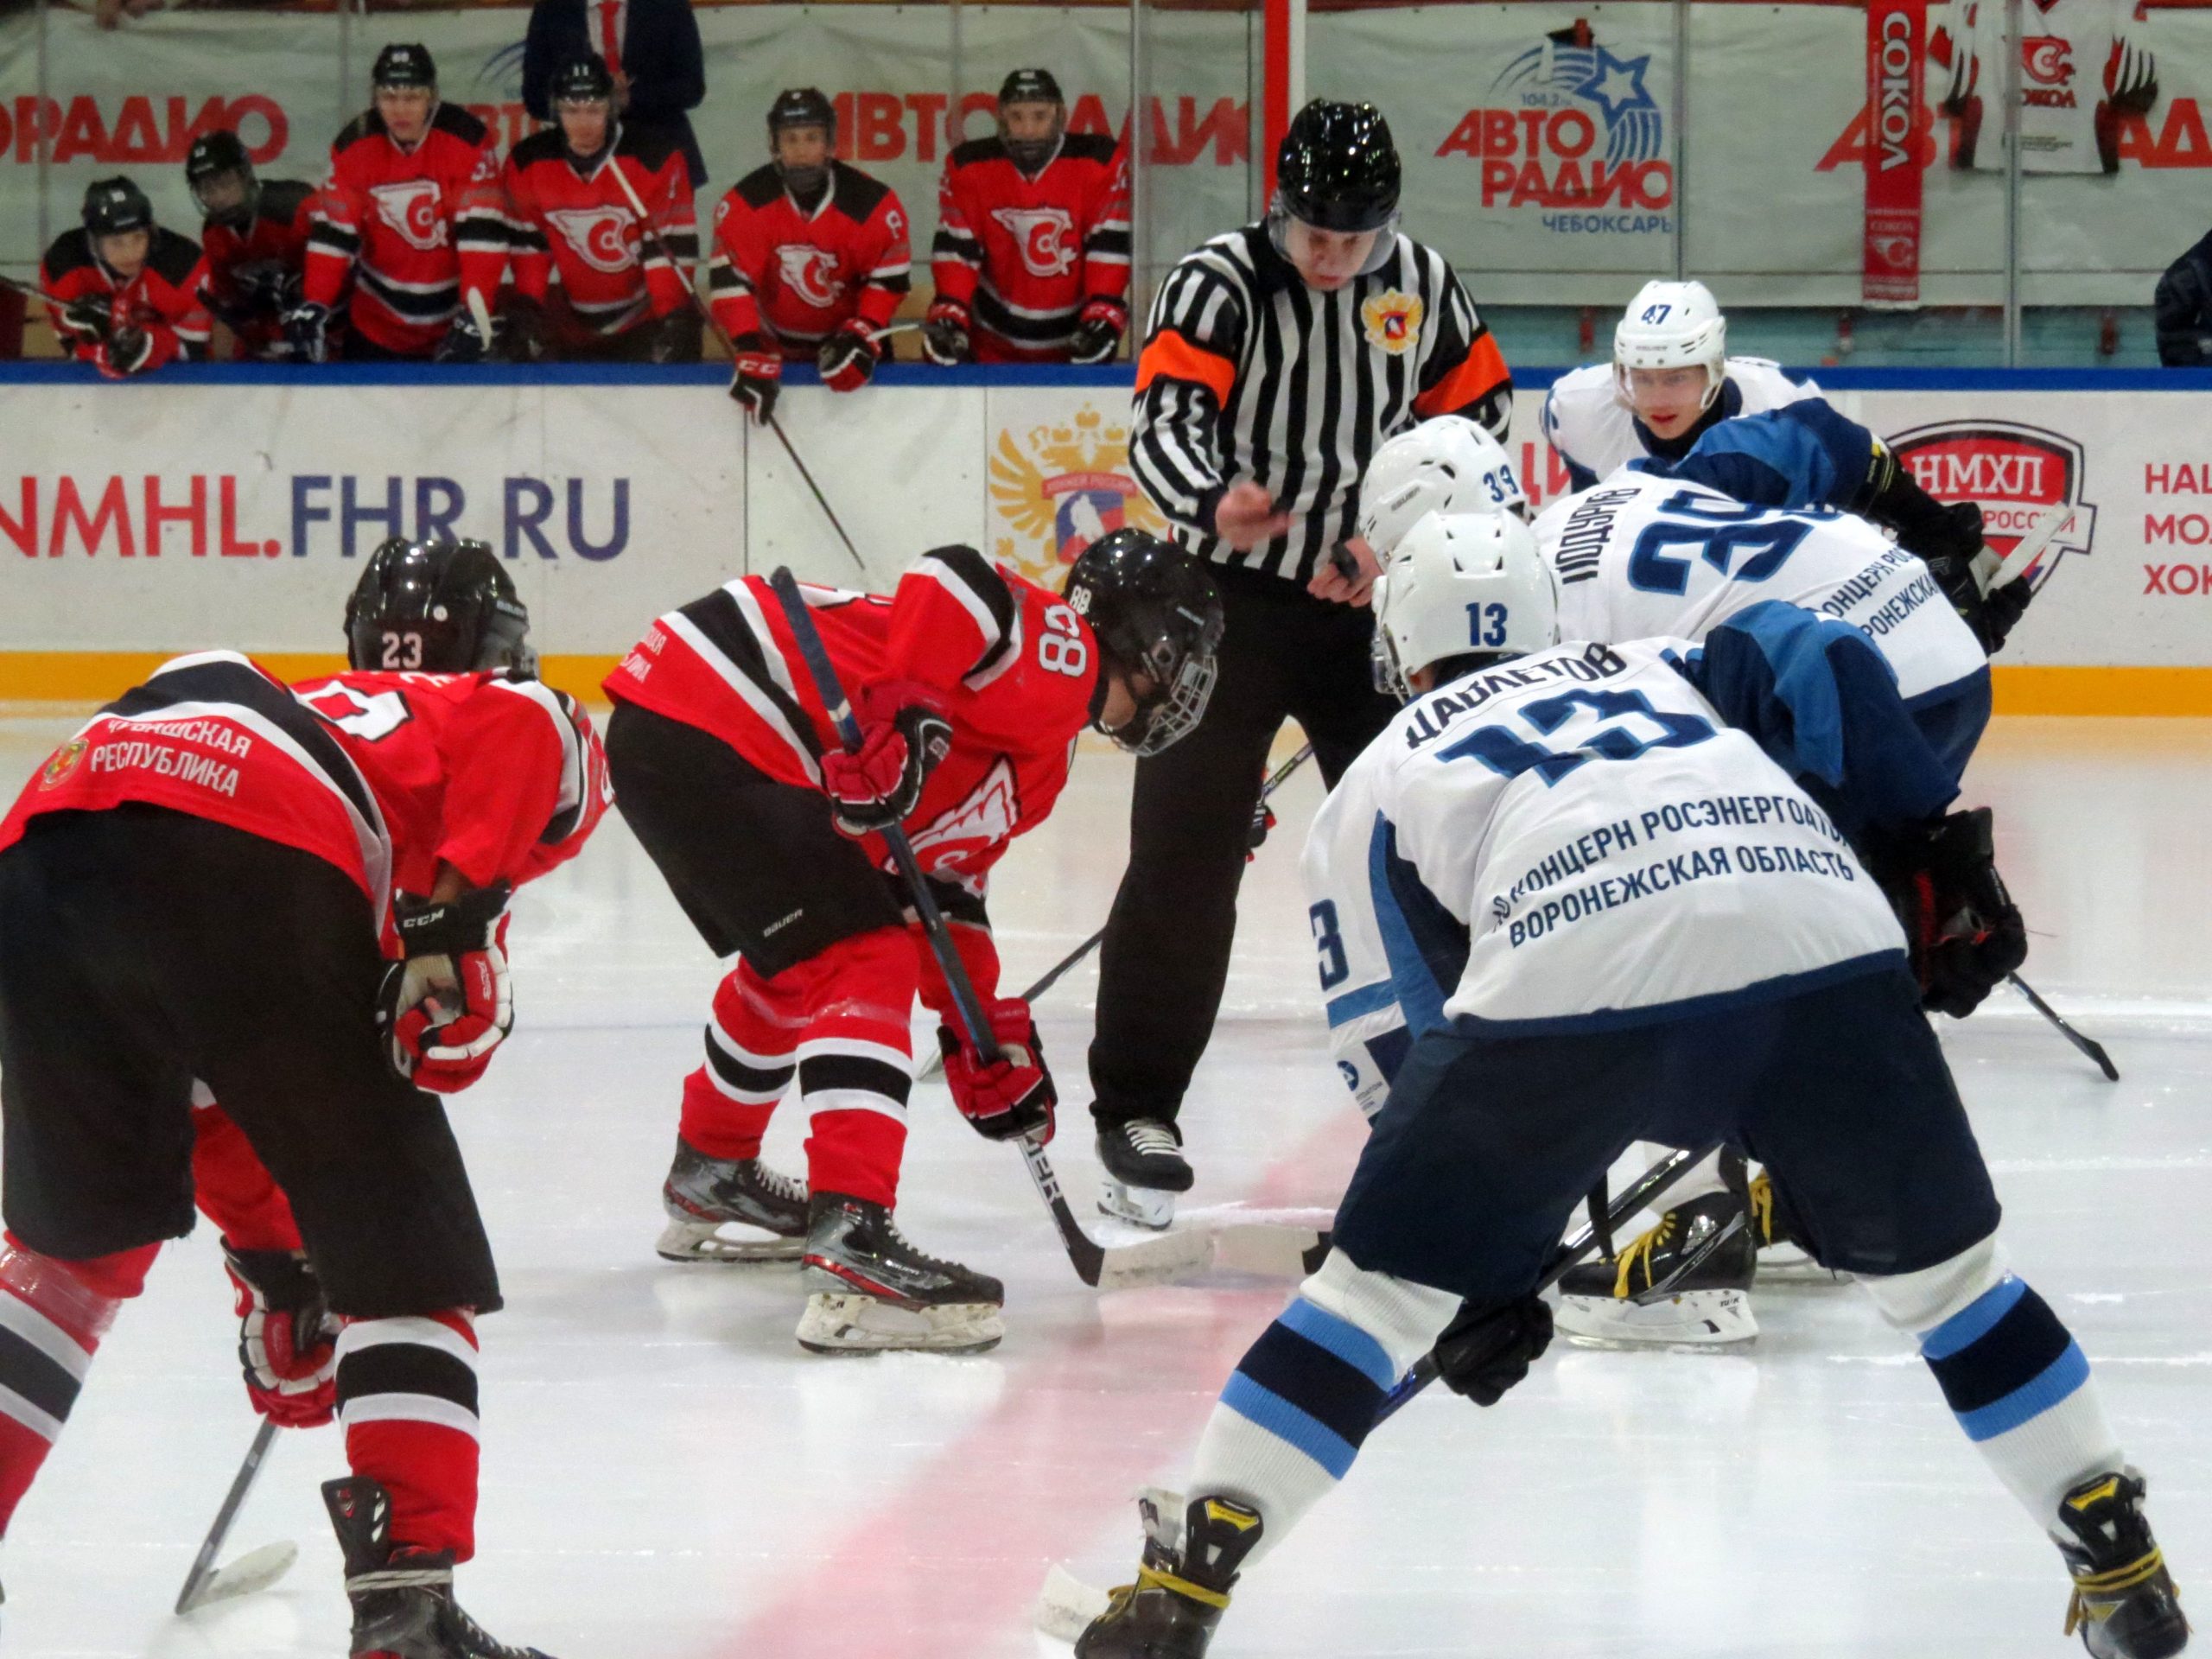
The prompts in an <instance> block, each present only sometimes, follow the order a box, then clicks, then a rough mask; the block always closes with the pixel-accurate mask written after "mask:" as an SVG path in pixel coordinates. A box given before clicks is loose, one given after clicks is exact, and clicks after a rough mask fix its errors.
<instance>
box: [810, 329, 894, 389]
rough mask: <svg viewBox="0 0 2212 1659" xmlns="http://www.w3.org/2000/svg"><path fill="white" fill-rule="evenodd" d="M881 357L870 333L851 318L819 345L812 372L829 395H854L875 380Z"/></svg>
mask: <svg viewBox="0 0 2212 1659" xmlns="http://www.w3.org/2000/svg"><path fill="white" fill-rule="evenodd" d="M882 355H883V348H882V347H881V346H878V345H877V344H876V343H875V334H874V330H873V329H871V328H870V327H868V324H867V323H866V322H865V321H862V320H861V318H859V317H855V318H853V319H852V320H851V321H849V322H847V323H846V324H845V325H844V326H843V327H841V328H840V329H838V330H837V332H836V334H832V335H830V336H829V339H827V340H823V342H822V349H821V350H820V351H818V352H817V353H815V354H814V368H815V372H816V373H817V374H819V375H820V376H821V377H822V384H823V385H825V386H827V387H829V390H830V391H859V390H860V389H861V387H862V386H864V385H868V382H869V381H870V380H872V379H874V378H875V365H876V362H877V360H878V359H880V358H881V357H882Z"/></svg>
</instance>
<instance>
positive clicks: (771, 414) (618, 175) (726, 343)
mask: <svg viewBox="0 0 2212 1659" xmlns="http://www.w3.org/2000/svg"><path fill="white" fill-rule="evenodd" d="M607 170H608V171H609V172H611V173H613V175H614V181H615V182H616V183H617V184H619V185H620V186H621V187H622V194H624V195H626V196H627V197H629V199H630V211H631V212H632V213H635V214H637V216H638V234H639V237H640V238H652V244H653V245H654V246H655V247H657V248H658V249H659V250H660V257H662V258H663V259H665V260H666V261H667V262H668V268H669V269H670V270H672V271H674V272H676V274H677V280H678V281H679V282H682V283H683V294H684V297H685V298H686V299H688V300H690V302H691V306H692V308H693V309H694V310H696V311H697V312H698V314H699V315H700V317H701V319H702V320H703V321H705V323H706V325H707V327H709V329H711V330H713V331H714V336H715V339H716V340H720V341H721V343H722V349H723V350H724V351H726V352H728V353H729V354H730V356H731V357H732V358H733V359H734V358H735V357H736V356H737V342H736V341H735V340H732V339H731V338H730V337H729V330H728V329H727V328H725V327H722V325H721V319H720V318H718V317H716V316H715V308H714V307H712V306H711V305H709V304H708V303H707V302H706V301H705V300H703V299H702V298H701V297H700V295H699V290H698V289H697V287H696V285H694V284H693V283H690V281H688V280H686V279H685V278H684V277H683V266H681V265H679V264H677V263H676V256H675V255H673V254H671V252H670V251H668V244H667V243H666V242H665V241H664V240H662V238H661V233H660V232H658V231H657V230H655V229H654V228H653V221H652V214H650V213H647V212H646V211H645V202H644V200H642V199H641V198H640V197H639V194H638V187H637V186H636V185H634V184H632V183H631V182H630V177H629V175H627V174H626V173H625V172H623V170H622V168H621V165H620V162H617V163H616V164H615V165H614V166H613V167H612V168H608V169H607ZM910 326H912V325H910ZM892 332H893V330H889V329H887V330H885V333H887V334H888V333H892ZM873 338H877V339H880V338H881V336H880V335H877V336H873ZM766 426H767V428H768V429H769V430H770V431H771V432H773V433H774V434H775V435H776V442H779V443H780V444H782V445H783V446H784V453H785V454H787V455H789V456H790V457H791V465H792V466H794V467H798V475H799V476H800V477H801V478H803V479H804V480H806V487H807V488H808V490H810V492H812V493H813V496H814V500H815V505H817V506H819V507H820V508H821V509H822V516H823V518H827V519H828V520H829V528H830V529H832V530H834V531H836V532H837V539H838V540H839V541H841V542H842V543H844V544H845V551H846V552H848V553H849V554H851V555H852V556H853V563H855V564H856V565H858V566H859V567H860V572H861V575H868V561H867V560H866V559H864V558H862V557H861V550H860V549H858V548H857V547H855V546H854V545H853V538H852V537H849V536H848V535H847V534H845V526H844V525H843V524H842V523H841V522H840V521H839V520H838V518H837V515H836V512H835V511H833V510H832V509H831V507H830V505H829V497H828V496H826V495H824V494H823V493H822V486H820V485H819V484H817V483H816V482H815V481H814V474H812V473H810V472H809V471H807V470H806V463H805V462H804V461H801V460H800V459H799V458H798V450H796V449H794V448H792V447H791V439H790V438H788V437H787V436H785V434H784V429H783V423H781V422H779V421H778V420H777V419H776V415H775V411H774V410H769V411H768V414H767V416H766Z"/></svg>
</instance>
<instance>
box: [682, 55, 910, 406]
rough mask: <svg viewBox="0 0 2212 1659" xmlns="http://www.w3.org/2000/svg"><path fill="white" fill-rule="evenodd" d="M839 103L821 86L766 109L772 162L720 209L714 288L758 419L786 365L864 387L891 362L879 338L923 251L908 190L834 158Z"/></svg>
mask: <svg viewBox="0 0 2212 1659" xmlns="http://www.w3.org/2000/svg"><path fill="white" fill-rule="evenodd" d="M836 146H837V111H836V108H835V107H834V106H833V105H831V104H830V102H829V99H826V98H824V97H823V95H822V94H821V93H820V92H817V91H815V90H814V88H813V87H811V86H800V87H795V88H793V89H791V91H788V92H779V93H778V94H777V96H776V101H775V102H774V103H773V104H772V105H769V107H768V158H769V159H768V163H767V165H766V166H765V167H759V168H754V169H753V171H752V172H750V173H748V174H747V175H745V176H744V177H743V178H741V179H740V180H739V181H737V183H736V184H735V185H734V186H733V187H732V188H731V189H730V191H729V193H728V194H726V195H725V196H723V198H722V199H721V203H720V204H719V205H718V206H717V207H715V254H714V263H713V265H712V266H711V268H710V269H709V275H708V292H709V296H710V297H711V299H712V301H713V302H714V310H715V321H717V322H719V323H720V324H721V327H722V331H723V332H724V333H725V334H728V336H729V337H730V339H731V340H732V341H733V342H734V344H735V346H736V347H737V372H736V375H735V377H734V378H733V379H732V380H731V382H730V389H729V395H730V396H731V397H734V398H736V399H737V401H738V402H739V403H741V404H744V405H745V407H746V408H747V410H750V411H751V412H752V414H753V419H754V420H756V421H760V422H762V423H766V420H767V418H768V416H769V414H770V413H771V412H772V410H774V408H775V406H776V392H777V390H778V388H779V386H780V385H781V384H782V378H783V372H784V364H785V362H786V361H789V362H793V363H803V362H811V363H812V364H813V365H815V367H816V368H817V370H819V371H820V372H821V375H822V380H823V385H826V386H828V387H829V389H830V390H831V391H858V390H859V389H860V388H861V387H862V386H864V385H867V384H868V378H869V377H870V376H871V375H873V374H874V372H875V365H877V364H878V363H880V361H882V359H883V357H884V348H883V346H882V343H881V342H880V340H877V339H876V335H877V334H880V332H881V331H882V330H883V329H884V328H885V327H887V326H888V325H889V323H890V321H891V317H892V314H893V312H895V311H897V310H898V308H899V302H901V301H902V300H904V299H905V298H906V293H907V289H908V287H909V284H910V282H911V277H910V276H909V270H910V268H911V267H912V263H913V253H912V249H911V247H910V246H909V244H908V238H909V235H910V234H911V232H910V231H909V228H908V226H907V220H906V207H904V206H903V205H902V204H901V203H900V201H899V195H898V193H897V192H896V191H894V190H893V189H892V188H890V187H889V186H888V185H886V184H882V183H879V182H878V181H876V180H874V179H872V178H870V177H869V176H868V175H867V174H865V173H863V172H861V170H860V169H859V168H856V167H849V166H847V165H846V164H845V163H844V162H841V161H838V160H836V159H835V157H834V156H833V155H832V152H833V151H834V150H835V149H836Z"/></svg>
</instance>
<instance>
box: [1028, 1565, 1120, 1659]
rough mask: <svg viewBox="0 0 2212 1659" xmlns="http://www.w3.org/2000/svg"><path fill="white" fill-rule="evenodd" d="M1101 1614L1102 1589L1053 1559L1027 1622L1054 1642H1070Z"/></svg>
mask: <svg viewBox="0 0 2212 1659" xmlns="http://www.w3.org/2000/svg"><path fill="white" fill-rule="evenodd" d="M1105 1613H1106V1592H1104V1591H1103V1590H1101V1589H1099V1588H1097V1587H1096V1586H1093V1585H1088V1584H1085V1583H1084V1581H1083V1580H1081V1579H1078V1578H1077V1577H1076V1575H1075V1574H1074V1573H1071V1572H1069V1571H1068V1570H1067V1568H1066V1567H1064V1566H1062V1565H1061V1564H1060V1563H1059V1562H1058V1561H1055V1562H1053V1563H1052V1571H1051V1572H1049V1573H1046V1574H1045V1587H1044V1588H1043V1589H1042V1590H1040V1591H1039V1592H1038V1594H1037V1605H1036V1606H1035V1608H1034V1609H1033V1610H1032V1611H1031V1613H1030V1622H1031V1623H1032V1624H1034V1625H1035V1626H1036V1627H1037V1629H1038V1630H1040V1631H1042V1632H1043V1633H1044V1634H1045V1635H1046V1636H1049V1637H1052V1639H1053V1640H1054V1641H1056V1642H1067V1643H1073V1642H1074V1641H1075V1640H1076V1638H1077V1637H1080V1636H1081V1635H1082V1634H1083V1633H1084V1631H1085V1630H1089V1629H1090V1626H1091V1624H1093V1622H1095V1621H1096V1620H1097V1619H1100V1618H1103V1617H1105Z"/></svg>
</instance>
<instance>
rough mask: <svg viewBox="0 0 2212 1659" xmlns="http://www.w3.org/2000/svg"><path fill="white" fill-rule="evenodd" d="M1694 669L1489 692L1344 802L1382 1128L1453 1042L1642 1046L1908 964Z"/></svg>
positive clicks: (1367, 771) (1577, 660) (1348, 1036)
mask: <svg viewBox="0 0 2212 1659" xmlns="http://www.w3.org/2000/svg"><path fill="white" fill-rule="evenodd" d="M1693 652H1694V647H1693V646H1691V645H1689V644H1688V643H1687V642H1686V641H1682V640H1679V639H1673V640H1670V639H1646V640H1641V641H1637V642H1635V643H1631V644H1627V645H1618V646H1605V645H1587V644H1573V645H1559V646H1555V647H1554V648H1553V649H1551V650H1549V651H1545V652H1536V653H1535V654H1533V655H1531V656H1528V657H1524V658H1517V659H1516V660H1514V661H1512V662H1510V663H1508V664H1503V665H1501V666H1499V667H1497V668H1493V669H1488V670H1484V671H1479V672H1478V673H1475V674H1471V675H1469V676H1467V677H1464V678H1462V679H1459V680H1457V681H1455V682H1453V683H1452V684H1450V685H1448V686H1445V687H1443V688H1441V689H1440V690H1434V691H1431V692H1429V693H1427V695H1426V696H1421V697H1419V698H1416V699H1415V700H1414V702H1410V703H1408V705H1407V706H1406V708H1405V709H1404V711H1403V712H1402V713H1401V714H1400V715H1399V716H1398V718H1397V719H1396V721H1394V722H1393V723H1392V725H1391V726H1390V727H1389V728H1388V729H1387V730H1386V731H1385V732H1384V733H1383V734H1382V735H1381V736H1380V737H1378V738H1376V741H1374V742H1373V743H1372V744H1371V745H1370V746H1369V747H1368V748H1367V750H1366V751H1365V752H1364V753H1362V754H1361V755H1360V757H1359V759H1358V760H1357V761H1356V762H1354V763H1353V765H1352V766H1351V769H1350V770H1349V771H1348V772H1346V773H1345V775H1344V779H1342V781H1341V782H1339V783H1338V785H1337V787H1336V788H1335V789H1334V790H1333V791H1331V793H1330V795H1329V798H1328V800H1327V802H1326V803H1325V804H1324V805H1323V807H1322V809H1321V812H1320V814H1319V817H1317V818H1316V819H1315V820H1314V823H1313V830H1312V832H1311V834H1310V835H1309V836H1308V837H1307V841H1306V854H1305V865H1304V868H1305V874H1306V891H1307V896H1308V898H1309V899H1311V901H1312V909H1311V912H1310V915H1311V920H1312V925H1313V938H1314V944H1315V946H1316V948H1317V950H1318V951H1319V966H1320V979H1321V988H1322V993H1323V995H1324V997H1325V999H1326V1001H1327V1004H1328V1016H1329V1025H1330V1035H1331V1039H1332V1044H1333V1046H1334V1049H1335V1052H1336V1056H1337V1058H1338V1063H1339V1066H1340V1069H1341V1070H1342V1071H1344V1075H1345V1080H1346V1082H1347V1083H1348V1084H1350V1085H1351V1090H1352V1091H1353V1094H1354V1095H1355V1096H1356V1097H1357V1099H1358V1101H1359V1103H1360V1104H1361V1106H1362V1108H1363V1109H1364V1110H1366V1111H1368V1112H1369V1113H1370V1114H1371V1113H1373V1112H1374V1111H1375V1110H1376V1109H1378V1108H1379V1107H1380V1106H1381V1105H1382V1103H1383V1097H1384V1096H1385V1095H1386V1094H1387V1092H1388V1083H1389V1077H1390V1076H1391V1075H1392V1074H1394V1073H1395V1071H1396V1069H1397V1063H1398V1060H1399V1058H1402V1055H1403V1053H1404V1052H1405V1050H1406V1048H1407V1047H1408V1045H1409V1043H1410V1042H1411V1040H1412V1039H1414V1038H1417V1037H1419V1036H1420V1035H1421V1033H1424V1032H1425V1031H1427V1030H1428V1029H1430V1028H1432V1027H1435V1026H1437V1025H1439V1024H1440V1023H1442V1022H1443V1021H1445V1020H1456V1021H1458V1022H1459V1026H1460V1028H1461V1029H1463V1030H1472V1031H1476V1032H1488V1033H1496V1034H1501V1035H1504V1034H1515V1033H1535V1032H1546V1031H1573V1030H1578V1029H1582V1030H1587V1029H1599V1028H1604V1027H1614V1026H1624V1025H1641V1024H1646V1023H1649V1022H1651V1021H1653V1020H1663V1019H1667V1018H1670V1017H1680V1016H1682V1015H1685V1014H1690V1013H1702V1012H1705V1011H1707V1010H1708V1009H1712V1008H1715V1007H1725V1006H1726V1002H1727V1001H1728V1000H1730V999H1735V1000H1740V1001H1743V1002H1744V1003H1745V1004H1747V1005H1749V1004H1753V1003H1758V1002H1763V1001H1771V1000H1774V999H1776V998H1778V997H1781V996H1784V995H1791V994H1793V993H1795V992H1796V991H1798V990H1801V989H1809V988H1812V987H1813V986H1815V985H1817V984H1820V983H1825V982H1829V981H1832V980H1834V979H1841V978H1846V977H1850V976H1853V975H1856V974H1859V973H1867V972H1873V971H1876V970H1878V969H1882V968H1885V967H1887V966H1890V965H1891V964H1893V963H1899V962H1902V961H1903V959H1904V956H1903V953H1904V935H1903V933H1902V931H1900V930H1899V928H1898V925H1897V918H1896V917H1895V916H1894V915H1893V914H1892V913H1891V910H1890V906H1889V904H1888V901H1887V900H1886V899H1884V898H1883V896H1882V893H1881V890H1880V889H1879V888H1878V887H1877V886H1876V885H1875V883H1874V881H1873V880H1872V878H1871V877H1869V876H1868V875H1867V874H1866V871H1865V869H1864V868H1861V866H1860V865H1859V861H1858V860H1857V859H1856V858H1855V857H1854V856H1853V854H1852V851H1851V849H1850V847H1849V845H1848V844H1847V842H1846V841H1845V840H1844V837H1843V836H1842V835H1841V834H1840V832H1839V831H1838V830H1837V829H1836V828H1835V826H1834V824H1833V823H1831V822H1830V821H1829V819H1828V817H1827V815H1826V814H1825V813H1823V812H1822V811H1821V809H1820V808H1819V807H1817V806H1815V804H1813V802H1812V800H1811V799H1810V798H1808V796H1807V795H1806V794H1805V793H1804V791H1802V790H1801V789H1800V788H1799V787H1798V786H1797V785H1796V783H1794V782H1792V781H1791V779H1790V778H1789V775H1788V774H1787V773H1786V772H1783V770H1782V768H1781V767H1780V766H1777V764H1776V763H1775V762H1774V761H1773V760H1770V759H1769V758H1768V756H1767V754H1766V753H1765V752H1764V750H1762V749H1761V747H1760V746H1759V743H1758V741H1757V740H1755V739H1754V738H1753V737H1752V736H1751V734H1748V733H1746V732H1744V731H1739V730H1738V729H1736V728H1733V727H1731V726H1729V725H1727V724H1726V723H1725V721H1723V719H1722V717H1721V715H1719V712H1718V711H1717V710H1716V709H1714V708H1713V704H1711V703H1710V702H1707V701H1706V699H1705V698H1704V697H1703V696H1700V693H1699V692H1698V690H1697V689H1696V688H1695V687H1694V685H1693V684H1692V683H1690V681H1689V680H1688V678H1687V677H1685V675H1684V673H1683V671H1681V668H1679V667H1678V666H1677V662H1678V661H1679V660H1681V659H1685V658H1689V657H1690V656H1691V655H1692V653H1693Z"/></svg>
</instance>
